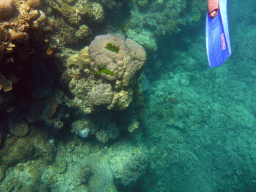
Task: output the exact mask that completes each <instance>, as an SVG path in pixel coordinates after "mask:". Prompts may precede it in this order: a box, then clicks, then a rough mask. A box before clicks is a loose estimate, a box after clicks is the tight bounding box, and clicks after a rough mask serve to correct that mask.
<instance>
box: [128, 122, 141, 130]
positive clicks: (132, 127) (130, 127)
mask: <svg viewBox="0 0 256 192" xmlns="http://www.w3.org/2000/svg"><path fill="white" fill-rule="evenodd" d="M138 128H139V122H138V121H133V122H132V124H131V125H129V127H128V131H129V132H133V131H134V130H135V129H138Z"/></svg>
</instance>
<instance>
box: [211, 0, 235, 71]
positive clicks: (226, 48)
mask: <svg viewBox="0 0 256 192" xmlns="http://www.w3.org/2000/svg"><path fill="white" fill-rule="evenodd" d="M206 50H207V57H208V62H209V65H210V67H211V68H213V67H218V66H220V65H222V64H223V63H224V61H225V60H226V59H227V58H228V57H230V55H231V44H230V38H229V30H228V15H227V0H208V11H207V16H206Z"/></svg>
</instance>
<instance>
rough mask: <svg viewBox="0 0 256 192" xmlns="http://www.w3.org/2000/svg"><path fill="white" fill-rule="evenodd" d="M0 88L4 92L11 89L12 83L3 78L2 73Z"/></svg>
mask: <svg viewBox="0 0 256 192" xmlns="http://www.w3.org/2000/svg"><path fill="white" fill-rule="evenodd" d="M0 90H3V91H4V92H7V91H11V90H12V83H11V82H10V81H8V80H6V79H5V77H4V76H3V75H0Z"/></svg>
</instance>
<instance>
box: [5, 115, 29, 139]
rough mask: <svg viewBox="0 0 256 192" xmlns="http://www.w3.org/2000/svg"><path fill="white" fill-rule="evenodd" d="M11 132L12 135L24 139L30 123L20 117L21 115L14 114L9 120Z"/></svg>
mask: <svg viewBox="0 0 256 192" xmlns="http://www.w3.org/2000/svg"><path fill="white" fill-rule="evenodd" d="M8 122H9V131H10V133H11V134H12V135H14V136H17V137H24V136H25V135H27V134H28V131H29V127H28V123H27V122H26V121H24V120H22V119H21V118H20V117H19V114H17V113H12V114H11V115H10V116H9V119H8Z"/></svg>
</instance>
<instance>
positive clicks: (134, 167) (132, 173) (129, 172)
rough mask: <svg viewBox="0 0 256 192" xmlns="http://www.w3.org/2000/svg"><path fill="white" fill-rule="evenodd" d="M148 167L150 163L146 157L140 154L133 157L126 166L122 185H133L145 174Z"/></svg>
mask: <svg viewBox="0 0 256 192" xmlns="http://www.w3.org/2000/svg"><path fill="white" fill-rule="evenodd" d="M147 166H148V162H147V159H146V158H145V157H144V155H142V154H140V153H137V154H134V155H132V156H131V157H130V161H128V162H127V163H126V165H124V169H123V172H122V176H121V183H122V184H123V185H129V184H133V183H134V182H136V181H137V180H138V179H139V178H140V177H142V176H143V174H145V172H146V168H147Z"/></svg>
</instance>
